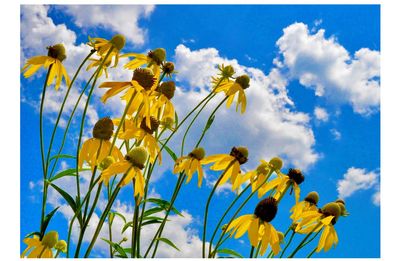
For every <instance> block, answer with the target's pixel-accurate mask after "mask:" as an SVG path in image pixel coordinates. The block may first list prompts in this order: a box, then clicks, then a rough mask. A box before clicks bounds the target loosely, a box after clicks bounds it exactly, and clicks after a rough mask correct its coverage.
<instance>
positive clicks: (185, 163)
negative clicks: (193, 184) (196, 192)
mask: <svg viewBox="0 0 400 261" xmlns="http://www.w3.org/2000/svg"><path fill="white" fill-rule="evenodd" d="M204 156H205V151H204V149H203V148H196V149H194V150H193V151H192V152H190V153H189V155H187V156H184V157H180V158H178V159H177V160H176V161H175V166H174V170H173V173H178V172H182V171H183V172H184V173H185V174H186V176H188V178H187V180H186V184H187V183H189V182H190V180H191V179H192V176H193V174H194V173H195V172H196V171H197V175H198V182H197V184H198V186H199V187H201V183H202V181H203V176H204V174H203V168H202V167H201V164H204V163H203V159H204Z"/></svg>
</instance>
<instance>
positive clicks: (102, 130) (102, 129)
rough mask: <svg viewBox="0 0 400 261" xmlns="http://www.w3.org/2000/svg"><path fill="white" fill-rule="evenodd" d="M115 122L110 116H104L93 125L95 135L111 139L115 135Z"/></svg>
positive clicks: (99, 137) (103, 138)
mask: <svg viewBox="0 0 400 261" xmlns="http://www.w3.org/2000/svg"><path fill="white" fill-rule="evenodd" d="M113 130H114V123H113V122H112V120H111V119H110V118H109V117H105V118H102V119H100V120H98V121H97V122H96V124H95V125H94V127H93V137H94V138H96V139H101V140H109V139H110V138H111V136H112V135H113Z"/></svg>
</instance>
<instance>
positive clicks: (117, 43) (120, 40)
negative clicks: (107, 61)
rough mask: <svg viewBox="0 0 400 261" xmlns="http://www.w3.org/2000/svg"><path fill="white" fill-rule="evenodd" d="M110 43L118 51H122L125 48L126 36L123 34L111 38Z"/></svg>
mask: <svg viewBox="0 0 400 261" xmlns="http://www.w3.org/2000/svg"><path fill="white" fill-rule="evenodd" d="M110 43H111V44H112V45H113V46H114V47H115V48H117V49H118V51H121V50H122V48H124V46H125V36H123V35H122V34H116V35H114V36H113V38H111V40H110Z"/></svg>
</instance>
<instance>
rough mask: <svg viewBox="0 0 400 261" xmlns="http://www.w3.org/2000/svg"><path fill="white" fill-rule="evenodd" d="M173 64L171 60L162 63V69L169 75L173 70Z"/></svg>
mask: <svg viewBox="0 0 400 261" xmlns="http://www.w3.org/2000/svg"><path fill="white" fill-rule="evenodd" d="M174 69H175V65H174V63H173V62H166V63H164V64H163V65H162V70H163V72H164V73H165V74H166V75H171V73H173V72H174Z"/></svg>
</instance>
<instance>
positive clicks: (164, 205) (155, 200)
mask: <svg viewBox="0 0 400 261" xmlns="http://www.w3.org/2000/svg"><path fill="white" fill-rule="evenodd" d="M146 201H147V202H151V203H154V204H157V205H159V206H160V207H162V208H163V209H164V210H168V208H169V207H170V205H171V204H170V203H169V202H168V201H166V200H164V199H160V198H149V199H147V200H146ZM171 210H172V211H173V212H174V213H175V214H177V215H179V216H181V217H183V215H182V214H181V213H180V212H179V211H178V210H177V209H176V208H175V207H172V208H171Z"/></svg>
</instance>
